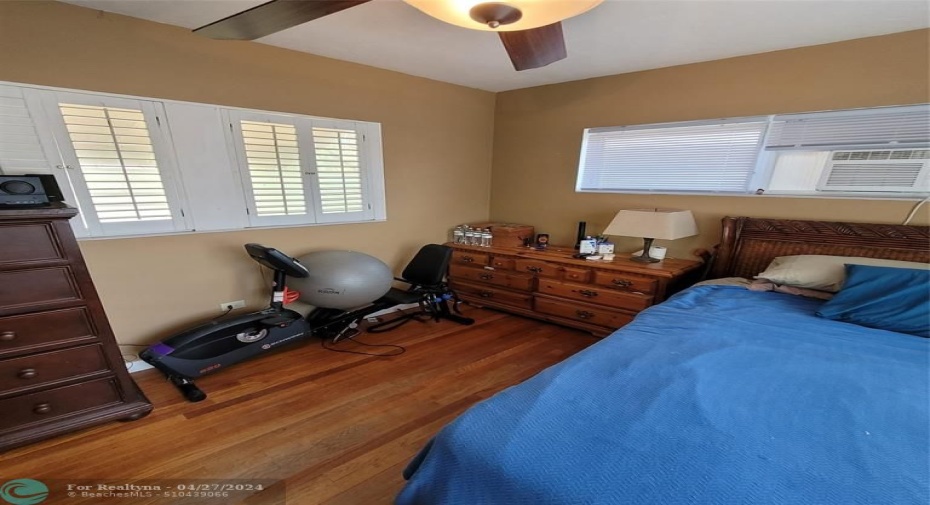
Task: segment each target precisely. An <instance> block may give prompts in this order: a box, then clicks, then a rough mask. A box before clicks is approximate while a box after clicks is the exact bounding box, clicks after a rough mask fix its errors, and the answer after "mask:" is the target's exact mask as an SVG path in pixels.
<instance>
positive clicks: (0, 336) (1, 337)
mask: <svg viewBox="0 0 930 505" xmlns="http://www.w3.org/2000/svg"><path fill="white" fill-rule="evenodd" d="M13 340H16V332H15V331H4V332H0V342H12V341H13Z"/></svg>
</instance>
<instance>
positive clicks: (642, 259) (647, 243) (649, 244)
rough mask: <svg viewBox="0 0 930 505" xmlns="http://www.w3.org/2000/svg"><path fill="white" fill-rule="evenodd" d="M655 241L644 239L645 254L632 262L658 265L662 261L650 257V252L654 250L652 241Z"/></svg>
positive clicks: (634, 257)
mask: <svg viewBox="0 0 930 505" xmlns="http://www.w3.org/2000/svg"><path fill="white" fill-rule="evenodd" d="M653 240H655V239H652V238H644V239H643V254H642V255H640V256H633V257H632V258H630V259H631V260H633V261H635V262H637V263H658V262H660V261H662V260H660V259H656V258H653V257H651V256H649V251H650V250H651V249H652V241H653Z"/></svg>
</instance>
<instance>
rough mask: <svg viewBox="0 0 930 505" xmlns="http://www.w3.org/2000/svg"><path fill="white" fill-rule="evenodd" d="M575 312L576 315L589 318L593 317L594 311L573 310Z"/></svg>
mask: <svg viewBox="0 0 930 505" xmlns="http://www.w3.org/2000/svg"><path fill="white" fill-rule="evenodd" d="M575 314H576V315H578V317H579V318H581V319H591V318H592V317H594V313H593V312H588V311H587V310H577V311H575Z"/></svg>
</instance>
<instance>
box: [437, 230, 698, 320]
mask: <svg viewBox="0 0 930 505" xmlns="http://www.w3.org/2000/svg"><path fill="white" fill-rule="evenodd" d="M448 245H449V246H451V247H452V248H453V253H452V264H451V266H450V267H449V280H450V284H451V285H452V287H453V288H454V289H455V290H456V291H457V292H458V294H459V297H460V298H461V299H462V300H464V301H467V302H469V303H470V304H472V305H478V306H484V307H489V308H495V309H501V310H505V311H508V312H512V313H515V314H520V315H523V316H529V317H533V318H536V319H543V320H545V321H550V322H553V323H558V324H562V325H565V326H572V327H575V328H580V329H583V330H587V331H590V332H591V333H593V334H595V335H607V334H610V333H611V332H613V331H614V330H615V329H617V328H619V327H621V326H623V325H625V324H626V323H628V322H630V321H632V320H633V317H634V316H636V314H637V313H638V312H639V311H641V310H643V309H645V308H646V307H649V306H650V305H653V304H655V303H658V302H661V301H662V300H664V299H665V298H666V296H667V295H669V294H671V293H673V292H675V291H677V290H678V289H681V288H682V287H685V286H686V285H687V284H688V283H689V282H690V281H693V280H695V279H694V277H695V276H696V275H697V273H698V271H699V268H700V267H701V265H702V263H701V262H700V261H692V260H680V259H666V260H664V261H662V262H659V263H650V264H643V263H636V262H634V261H631V260H629V259H627V258H625V257H622V255H617V256H616V258H615V259H614V260H613V261H603V260H597V261H591V260H584V259H577V258H572V254H574V253H575V251H574V250H573V249H571V248H560V247H550V248H548V249H546V250H543V251H537V250H535V249H530V248H503V247H474V246H465V245H458V244H448Z"/></svg>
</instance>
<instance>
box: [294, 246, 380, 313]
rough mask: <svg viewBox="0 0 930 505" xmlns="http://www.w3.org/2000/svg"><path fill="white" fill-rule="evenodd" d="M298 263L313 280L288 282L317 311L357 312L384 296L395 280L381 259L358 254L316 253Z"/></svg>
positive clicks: (305, 278) (307, 255) (297, 279)
mask: <svg viewBox="0 0 930 505" xmlns="http://www.w3.org/2000/svg"><path fill="white" fill-rule="evenodd" d="M297 259H298V261H300V262H301V263H303V265H304V266H305V267H307V270H309V271H310V277H303V278H294V277H290V278H288V280H287V283H288V286H289V287H290V288H291V289H295V290H297V291H300V300H301V301H303V302H306V303H309V304H310V305H313V306H314V307H323V308H327V309H343V310H344V309H354V308H356V307H361V306H363V305H367V304H369V303H371V302H373V301H375V300H377V299H378V298H381V297H382V296H384V294H385V293H387V292H388V290H389V289H391V281H393V280H394V276H393V274H392V273H391V269H390V268H388V266H387V265H385V264H384V262H382V261H381V260H379V259H378V258H375V257H373V256H369V255H367V254H363V253H360V252H355V251H317V252H312V253H310V254H305V255H303V256H301V257H300V258H297Z"/></svg>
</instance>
